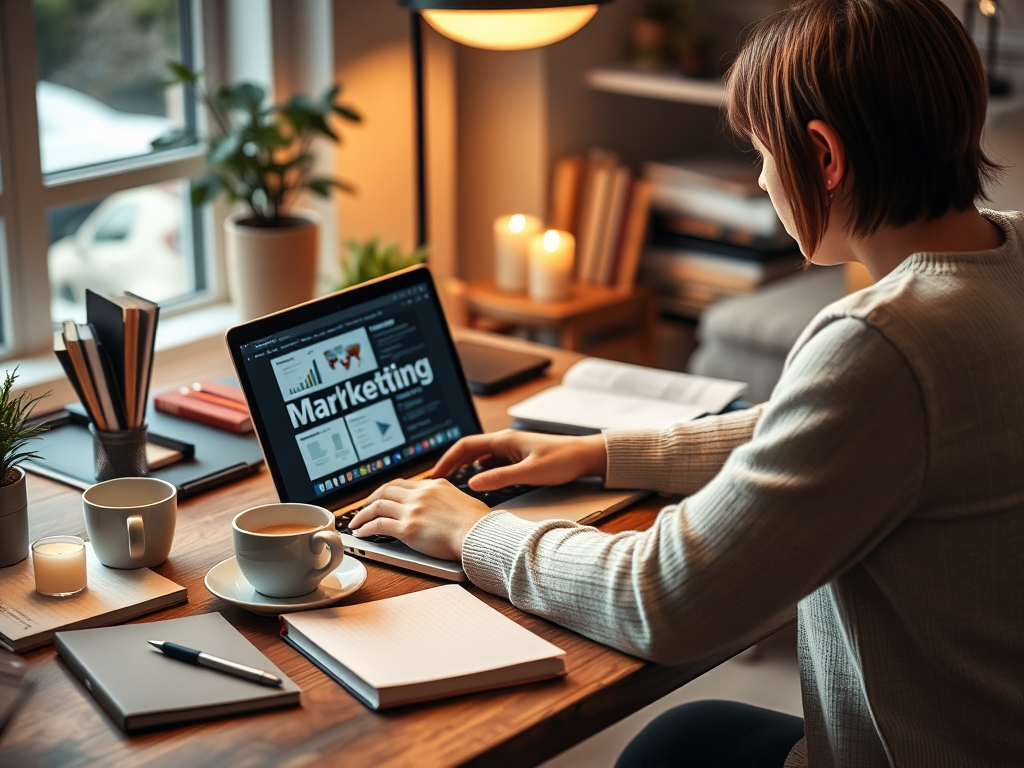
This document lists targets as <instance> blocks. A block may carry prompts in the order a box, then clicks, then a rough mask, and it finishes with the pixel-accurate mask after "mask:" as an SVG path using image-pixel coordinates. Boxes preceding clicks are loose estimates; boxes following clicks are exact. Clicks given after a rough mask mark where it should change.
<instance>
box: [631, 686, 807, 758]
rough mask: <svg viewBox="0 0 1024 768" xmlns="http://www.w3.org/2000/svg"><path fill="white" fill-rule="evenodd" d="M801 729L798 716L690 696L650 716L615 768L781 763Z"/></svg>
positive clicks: (800, 736)
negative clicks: (694, 698) (660, 712)
mask: <svg viewBox="0 0 1024 768" xmlns="http://www.w3.org/2000/svg"><path fill="white" fill-rule="evenodd" d="M803 735H804V721H803V720H801V719H800V718H799V717H793V716H792V715H784V714H782V713H781V712H773V711H772V710H770V709H761V708H760V707H751V706H749V705H748V704H739V703H738V702H735V701H695V702H693V703H692V704H683V705H682V706H681V707H676V708H675V709H670V710H669V711H668V712H664V713H663V714H661V715H659V716H658V717H656V718H655V719H654V720H652V721H651V723H650V724H649V725H648V726H647V727H646V728H644V729H643V730H642V731H640V733H639V734H637V736H636V738H635V739H633V740H632V741H631V742H630V743H629V745H628V746H627V747H626V749H625V751H624V752H623V753H622V754H621V755H620V756H619V760H618V762H617V763H616V764H615V768H762V766H763V768H782V764H783V763H784V762H785V760H786V756H787V755H788V754H789V750H791V749H792V748H793V745H795V744H796V743H797V742H798V741H800V739H801V738H803Z"/></svg>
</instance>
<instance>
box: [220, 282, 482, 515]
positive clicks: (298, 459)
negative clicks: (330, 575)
mask: <svg viewBox="0 0 1024 768" xmlns="http://www.w3.org/2000/svg"><path fill="white" fill-rule="evenodd" d="M228 344H229V346H230V347H231V352H232V356H233V358H234V360H235V367H236V369H237V370H238V373H239V380H240V381H241V383H242V386H243V389H244V390H245V393H246V397H247V399H248V401H249V404H250V410H251V411H252V415H253V422H254V425H255V426H256V429H257V432H258V434H259V437H260V443H261V444H262V446H263V451H264V454H265V456H266V459H267V465H268V467H269V469H270V470H271V473H272V474H273V475H274V482H275V484H276V485H277V490H278V493H279V495H280V497H281V499H282V501H297V502H310V503H316V504H319V505H321V506H329V507H330V506H341V505H343V504H345V503H348V502H349V501H353V500H356V499H358V498H361V497H362V496H365V495H366V494H368V493H370V492H371V491H372V490H373V489H374V488H376V487H377V486H378V485H380V484H381V483H382V482H385V481H387V480H389V479H392V478H395V477H399V476H406V475H409V474H411V473H412V470H413V467H417V466H420V465H424V464H427V463H429V462H432V461H436V460H437V459H438V458H440V456H441V455H442V454H443V452H444V451H445V450H446V449H447V448H448V447H449V446H451V445H452V444H453V443H454V442H455V441H456V440H458V439H459V438H460V437H461V436H463V435H467V434H474V433H477V432H479V431H480V424H479V421H478V419H477V415H476V411H475V410H474V408H473V403H472V400H471V399H470V396H469V392H468V389H467V387H466V382H465V378H464V376H463V374H462V370H461V368H460V366H459V361H458V359H457V357H456V353H455V349H454V346H453V345H452V342H451V337H450V335H449V332H448V327H447V325H446V323H445V319H444V315H443V314H442V311H441V307H440V303H439V302H438V299H437V295H436V293H435V291H434V286H433V282H432V281H431V279H430V272H429V271H428V270H426V269H424V268H419V269H413V270H409V271H406V272H403V273H399V274H398V275H396V276H393V277H391V278H388V279H385V280H381V281H377V282H374V283H370V284H368V285H365V286H360V287H357V288H354V289H352V290H349V291H345V292H343V293H338V294H333V295H331V296H327V297H324V298H323V299H320V300H318V301H315V302H312V303H309V304H303V305H300V306H299V307H295V308H293V309H290V310H287V311H285V312H281V313H278V314H275V315H271V316H269V317H266V318H261V319H260V320H255V321H253V322H252V323H248V324H246V325H242V326H238V327H236V328H233V329H231V331H229V333H228Z"/></svg>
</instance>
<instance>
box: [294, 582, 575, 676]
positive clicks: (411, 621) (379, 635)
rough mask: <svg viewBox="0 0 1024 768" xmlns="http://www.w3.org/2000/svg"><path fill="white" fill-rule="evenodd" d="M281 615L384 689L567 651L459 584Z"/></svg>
mask: <svg viewBox="0 0 1024 768" xmlns="http://www.w3.org/2000/svg"><path fill="white" fill-rule="evenodd" d="M282 618H283V619H284V620H285V623H286V624H288V625H291V626H294V627H295V628H296V629H297V630H298V631H299V632H301V633H302V634H303V635H305V636H306V637H307V638H308V639H309V640H310V641H311V642H313V643H315V644H316V645H317V646H319V647H320V648H321V649H322V650H324V651H325V652H326V653H328V654H330V655H331V656H333V657H334V658H336V659H338V661H340V662H341V663H342V664H344V665H345V666H346V667H348V668H349V669H350V670H352V671H353V672H355V673H356V674H357V675H359V677H361V678H362V679H363V680H365V681H366V682H367V683H369V684H370V685H372V686H373V687H375V688H378V689H380V688H385V687H390V686H395V685H408V684H413V683H420V682H426V681H430V680H444V679H447V678H452V677H459V676H461V675H468V674H473V673H475V672H483V671H486V670H492V669H501V668H502V667H510V666H513V665H516V664H523V663H526V662H529V661H536V660H538V659H545V658H552V657H555V656H562V655H564V653H565V652H564V651H562V650H561V649H559V648H557V647H556V646H554V645H552V644H551V643H549V642H547V641H546V640H543V639H541V638H539V637H537V635H535V634H533V633H532V632H530V631H529V630H528V629H525V628H524V627H521V626H519V625H518V624H516V623H515V622H514V621H512V620H511V619H509V618H506V617H505V616H503V615H502V614H500V613H499V612H498V611H496V610H494V609H493V608H491V607H489V606H488V605H487V604H486V603H484V602H481V601H480V600H478V599H477V598H475V597H473V595H471V594H470V593H469V592H467V591H466V590H465V589H463V588H462V587H460V586H458V585H455V584H452V585H448V586H443V587H435V588H433V589H425V590H422V591H420V592H414V593H412V594H408V595H399V596H398V597H391V598H387V599H385V600H377V601H375V602H372V603H363V604H361V605H352V606H345V607H342V608H325V609H323V610H319V611H309V612H307V613H295V614H288V615H285V616H284V617H282Z"/></svg>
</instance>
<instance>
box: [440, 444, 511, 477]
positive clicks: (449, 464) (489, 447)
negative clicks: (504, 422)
mask: <svg viewBox="0 0 1024 768" xmlns="http://www.w3.org/2000/svg"><path fill="white" fill-rule="evenodd" d="M495 438H496V436H495V435H470V436H469V437H464V438H462V439H461V440H459V442H457V443H456V444H455V445H453V446H452V447H451V448H449V449H448V450H447V451H446V452H445V454H444V456H442V457H441V458H440V460H439V461H438V462H437V464H435V465H434V470H433V471H432V472H431V473H430V476H431V477H432V478H434V479H437V478H439V477H448V475H450V474H451V473H452V472H454V471H455V470H457V469H458V468H459V467H464V466H465V465H466V464H472V463H473V462H474V461H476V460H477V459H478V458H479V457H481V456H487V455H489V454H490V453H491V452H492V451H493V445H494V441H495Z"/></svg>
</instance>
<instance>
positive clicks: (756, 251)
mask: <svg viewBox="0 0 1024 768" xmlns="http://www.w3.org/2000/svg"><path fill="white" fill-rule="evenodd" d="M644 177H645V178H646V180H647V181H648V183H649V184H650V189H651V208H652V211H651V215H650V237H649V240H648V242H647V245H646V247H645V249H644V253H643V256H642V259H641V265H640V276H641V279H642V280H643V281H644V282H647V283H649V284H651V285H653V286H654V287H655V289H656V290H657V292H658V294H659V297H660V303H661V305H662V308H663V309H665V310H667V311H669V312H672V313H674V314H681V315H688V316H696V315H698V314H699V313H700V311H701V310H703V309H704V308H705V307H706V306H708V305H709V304H711V303H713V302H714V301H717V300H719V299H721V298H724V297H728V296H734V295H737V294H744V293H750V292H752V291H754V290H756V289H757V288H758V287H760V286H761V285H764V284H765V283H769V282H771V281H773V280H777V279H779V278H782V277H786V276H789V275H793V274H797V273H798V272H799V270H800V269H801V266H802V264H803V258H802V256H801V255H800V251H799V248H798V247H797V244H796V241H795V240H793V238H792V237H790V236H789V234H788V233H787V232H786V230H785V227H784V226H783V225H782V222H781V221H780V220H779V217H778V214H777V213H776V212H775V208H774V206H773V205H772V202H771V199H770V198H769V197H768V195H767V193H765V192H764V191H763V190H762V189H761V188H760V187H759V186H758V182H757V177H758V170H757V169H756V168H755V167H753V166H752V165H747V164H745V163H742V162H735V161H731V160H724V159H714V158H695V159H687V160H680V161H677V162H672V163H647V164H646V165H645V166H644Z"/></svg>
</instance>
